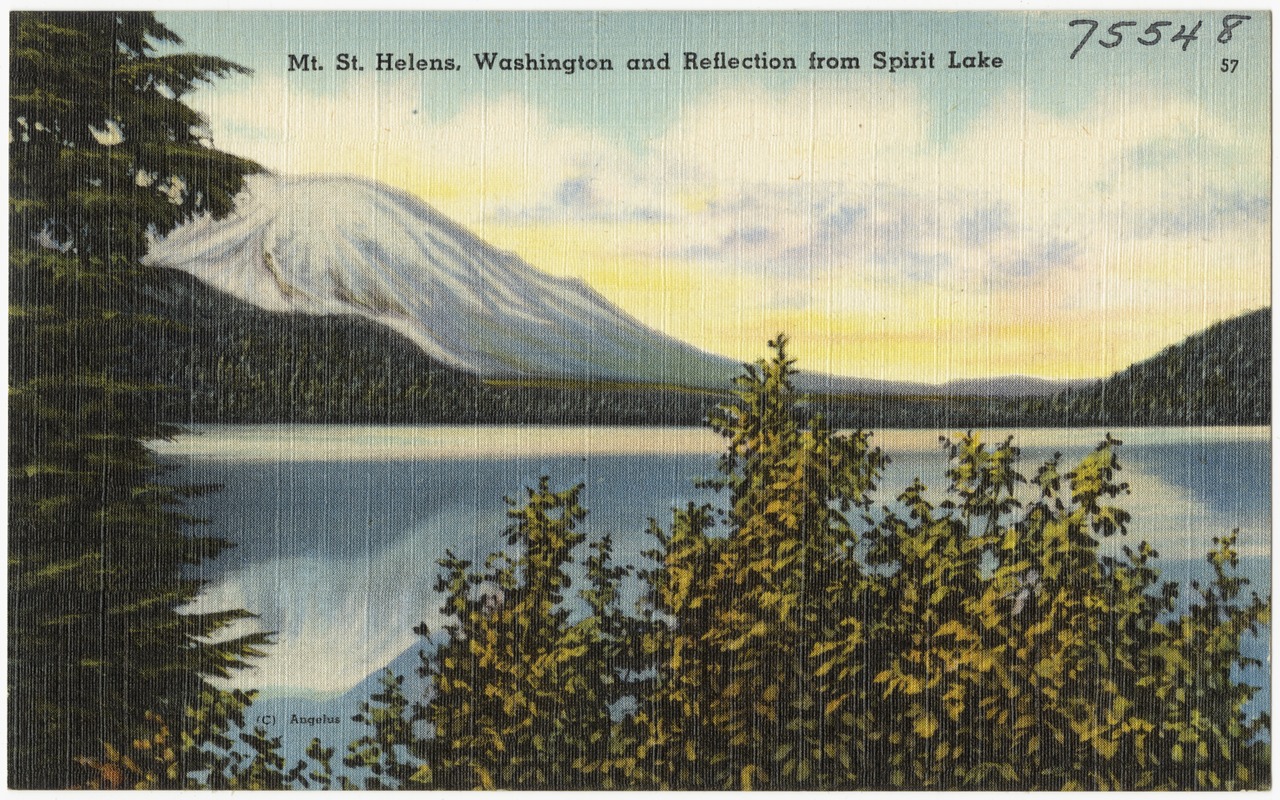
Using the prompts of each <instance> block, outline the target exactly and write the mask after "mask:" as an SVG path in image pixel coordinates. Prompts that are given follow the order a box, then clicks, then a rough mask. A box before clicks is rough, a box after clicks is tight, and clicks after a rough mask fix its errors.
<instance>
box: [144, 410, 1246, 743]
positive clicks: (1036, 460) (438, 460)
mask: <svg viewBox="0 0 1280 800" xmlns="http://www.w3.org/2000/svg"><path fill="white" fill-rule="evenodd" d="M943 433H948V432H943ZM949 433H951V434H952V435H954V433H955V432H949ZM939 435H940V432H938V431H915V430H912V431H892V430H891V431H882V432H877V433H876V435H875V436H874V437H873V443H875V444H876V445H878V446H879V447H880V448H881V449H883V450H884V451H885V452H886V453H887V454H888V455H889V456H890V457H891V459H892V463H891V464H890V466H889V468H888V469H887V470H886V472H885V475H884V476H883V478H882V480H881V482H880V489H879V491H878V492H877V494H876V499H877V504H878V505H879V504H886V503H887V504H890V505H892V504H893V501H894V498H895V497H896V496H897V495H898V493H899V492H901V490H902V489H903V488H905V487H906V486H907V485H908V484H909V483H910V482H911V480H912V479H913V478H915V477H916V476H919V477H920V478H921V479H922V480H923V482H924V483H925V484H926V485H927V486H928V487H930V496H931V498H932V499H934V501H935V502H936V501H937V500H940V499H941V498H942V490H943V489H944V488H945V486H946V479H945V477H944V471H945V469H946V456H945V453H944V452H943V450H942V448H941V447H940V445H939ZM1006 435H1013V436H1014V444H1015V445H1017V446H1019V447H1021V448H1022V461H1021V468H1020V471H1021V472H1022V473H1023V474H1024V475H1027V476H1028V477H1030V476H1033V475H1034V474H1035V471H1036V468H1037V467H1038V466H1039V464H1040V463H1042V462H1043V461H1044V460H1045V459H1046V458H1048V457H1050V456H1051V455H1052V454H1053V453H1054V452H1055V451H1061V452H1062V453H1063V455H1064V458H1063V464H1064V467H1066V468H1069V467H1070V466H1073V465H1074V464H1075V462H1076V461H1078V459H1079V458H1080V457H1081V456H1083V455H1084V454H1086V453H1087V452H1089V451H1090V450H1092V449H1093V447H1094V446H1096V444H1097V443H1098V442H1099V441H1101V439H1102V438H1103V435H1104V432H1103V431H1101V430H1072V429H1033V430H1021V431H1008V432H990V433H987V434H985V435H984V437H983V438H984V440H985V441H988V442H996V441H1001V440H1003V439H1004V437H1005V436H1006ZM1112 435H1113V436H1115V437H1116V438H1119V439H1121V440H1122V441H1124V442H1125V444H1124V446H1123V447H1121V448H1120V450H1119V454H1120V459H1121V463H1122V465H1123V471H1122V472H1121V474H1120V480H1123V481H1126V482H1128V483H1129V484H1130V486H1131V488H1132V494H1131V495H1130V496H1128V497H1123V496H1122V497H1121V498H1120V499H1119V500H1118V501H1116V504H1117V505H1120V506H1121V507H1123V508H1125V509H1127V510H1128V511H1129V512H1130V513H1131V514H1132V515H1133V522H1132V524H1131V526H1130V532H1129V534H1128V535H1127V536H1125V537H1122V538H1123V541H1116V540H1115V539H1113V540H1111V544H1112V546H1116V547H1118V546H1119V545H1122V544H1126V543H1127V544H1131V545H1136V543H1137V542H1138V541H1139V540H1141V539H1146V540H1147V541H1149V542H1151V544H1152V545H1153V546H1154V547H1155V548H1156V549H1157V550H1158V551H1159V552H1160V555H1161V558H1160V561H1159V566H1160V568H1161V570H1162V574H1163V576H1164V577H1165V578H1167V579H1169V580H1173V581H1176V582H1178V583H1181V584H1183V586H1184V589H1183V595H1184V597H1185V596H1186V595H1187V594H1188V593H1189V591H1190V590H1189V589H1188V588H1186V585H1187V583H1188V582H1189V581H1190V580H1191V579H1193V578H1202V577H1203V576H1205V575H1206V574H1207V572H1208V568H1207V566H1206V565H1205V563H1204V553H1205V551H1206V550H1207V549H1208V548H1209V547H1210V546H1211V545H1212V538H1213V537H1214V536H1216V535H1221V534H1224V533H1229V532H1230V531H1231V530H1232V529H1236V528H1238V529H1240V531H1241V540H1240V545H1241V553H1242V570H1243V571H1244V572H1245V573H1246V575H1247V576H1248V577H1249V578H1250V579H1251V580H1252V581H1253V587H1252V588H1254V589H1255V590H1257V591H1258V592H1259V593H1260V594H1263V595H1266V594H1269V593H1270V590H1271V587H1270V555H1271V520H1270V515H1271V507H1270V487H1271V483H1270V476H1271V445H1270V432H1269V429H1267V428H1203V429H1202V428H1187V429H1182V428H1148V429H1136V430H1113V431H1112ZM153 447H154V449H155V450H156V452H157V453H158V454H159V455H160V457H161V458H162V460H163V461H164V462H165V463H167V464H171V465H175V466H178V467H180V469H177V470H175V471H174V472H173V474H172V479H173V480H175V481H181V482H190V483H218V484H222V485H223V486H224V488H223V490H222V491H220V492H217V493H214V494H211V495H208V496H205V497H202V498H198V499H197V500H194V501H192V502H191V503H190V505H189V510H190V511H191V512H192V513H194V514H195V515H197V516H202V517H206V518H208V519H210V520H211V524H210V525H208V526H206V527H205V528H204V529H202V531H201V532H202V533H208V534H211V535H215V536H220V537H223V538H225V539H228V540H230V541H232V542H235V543H236V545H237V546H236V547H234V548H232V549H231V550H229V551H227V552H226V553H225V554H223V555H221V556H220V557H218V558H217V559H216V560H214V561H211V562H209V563H206V564H203V565H201V566H200V567H197V568H195V570H194V574H197V575H199V576H200V577H202V578H204V579H205V580H206V581H207V582H208V585H207V588H206V589H205V591H204V593H203V594H202V596H201V598H200V600H199V601H198V602H197V604H196V605H195V608H201V609H208V610H216V609H226V608H245V609H249V610H251V611H253V612H255V613H257V614H258V615H259V616H258V617H257V619H254V620H251V621H245V622H243V623H241V627H240V628H239V629H238V631H237V632H246V631H249V630H266V631H275V632H276V634H277V636H276V639H277V642H278V643H277V644H276V645H275V646H273V647H271V648H270V654H269V655H268V656H267V657H266V658H264V659H261V660H260V662H259V663H258V665H257V667H256V668H255V669H254V670H251V671H247V672H244V673H241V674H240V675H239V676H237V677H236V678H235V679H234V680H233V681H230V682H228V685H236V686H241V687H244V688H249V687H253V688H257V689H259V690H261V692H262V696H263V700H261V701H259V703H258V704H257V705H256V706H255V718H256V717H257V716H265V717H268V718H274V720H275V722H276V725H275V727H274V729H273V735H282V736H284V737H285V744H286V748H287V749H288V750H290V751H297V752H300V748H301V747H304V746H305V744H306V742H307V741H309V740H310V738H311V737H312V736H314V735H318V734H323V735H322V738H325V739H326V740H330V743H337V744H338V745H339V747H338V754H339V756H338V757H339V758H340V755H341V753H342V752H343V751H344V749H345V746H344V745H345V742H346V741H348V740H349V739H351V738H354V737H355V736H357V735H359V732H360V726H356V725H354V724H353V723H349V722H348V721H347V720H349V717H350V716H351V714H353V713H355V712H356V711H357V710H358V708H359V703H360V701H361V700H363V699H367V697H368V693H369V690H370V687H371V686H372V685H373V682H374V679H373V678H371V676H374V677H376V675H377V674H378V673H379V672H380V671H381V670H382V669H383V668H385V667H386V666H388V665H392V666H393V667H394V668H395V669H396V671H398V672H401V673H411V672H412V670H413V667H414V666H416V664H417V655H416V652H417V650H418V649H419V648H420V647H422V646H423V645H424V642H423V640H422V639H421V638H420V637H418V636H416V635H414V634H413V632H412V628H413V627H414V626H415V625H416V624H418V623H419V622H424V621H425V622H427V623H428V624H429V625H430V626H431V627H433V628H434V629H437V630H438V629H439V627H440V622H441V619H440V615H439V605H440V598H439V596H438V595H437V594H436V593H435V591H434V589H433V587H434V584H435V579H436V561H437V560H438V559H440V558H441V557H443V556H444V555H445V552H446V550H452V551H453V552H454V553H455V554H457V555H459V556H462V557H465V558H469V559H471V560H473V561H476V562H482V561H483V559H484V557H485V555H487V554H488V553H490V552H493V551H496V550H499V549H501V547H502V546H503V544H504V539H503V531H504V529H505V527H506V508H507V506H506V505H505V503H504V502H503V498H504V496H505V497H512V498H517V497H523V492H524V487H527V486H533V485H536V482H537V480H538V478H539V476H541V475H547V476H550V478H551V482H552V486H553V487H554V488H557V489H559V488H565V487H568V486H571V485H573V484H576V483H582V484H584V485H585V490H584V492H583V496H582V501H583V504H584V505H585V506H586V508H587V509H588V511H589V515H588V518H587V522H586V525H585V531H586V533H587V534H588V536H589V537H590V536H599V535H601V534H604V533H611V534H612V535H613V540H614V543H615V556H616V558H618V559H619V560H621V561H623V562H627V563H632V564H635V563H640V562H641V561H642V559H643V557H642V555H641V553H642V552H643V551H644V550H646V549H649V548H650V547H652V545H653V542H652V541H651V539H650V538H649V537H648V536H647V535H646V534H645V529H646V527H647V520H648V519H649V518H650V517H653V518H656V519H658V520H659V521H663V522H669V520H670V510H671V509H672V508H673V507H677V506H680V507H683V506H684V505H686V504H687V503H689V502H699V503H701V502H712V501H714V500H715V494H714V493H713V492H710V491H708V490H703V489H698V488H696V487H695V485H694V481H695V480H696V479H698V478H701V477H708V476H712V475H714V474H715V465H716V458H717V456H718V454H719V453H720V452H721V449H722V440H721V439H720V437H718V436H716V435H715V434H714V433H713V432H711V431H708V430H706V429H702V428H595V429H592V428H577V427H552V426H519V427H517V426H465V427H464V426H459V427H448V426H420V427H415V426H319V425H317V426H289V425H263V426H205V427H197V428H196V429H195V430H193V432H192V434H190V435H184V436H182V437H179V438H177V439H176V440H174V441H171V442H156V443H153ZM1119 538H1121V537H1117V539H1119ZM1250 650H1251V651H1253V652H1255V653H1257V654H1259V655H1261V656H1262V657H1266V654H1267V653H1268V652H1269V638H1264V639H1263V640H1260V641H1255V642H1251V643H1250ZM1259 680H1261V681H1263V682H1268V681H1267V675H1266V672H1265V671H1259ZM1255 704H1256V705H1257V706H1258V707H1259V709H1260V710H1265V709H1266V707H1267V706H1268V705H1269V690H1268V691H1267V692H1265V693H1264V694H1263V695H1262V696H1261V697H1259V698H1257V701H1256V703H1255ZM295 714H296V715H298V717H300V718H301V717H312V716H316V715H323V714H328V715H330V716H336V717H339V718H340V719H342V720H343V722H341V723H340V724H338V725H332V726H325V727H324V729H323V730H317V726H312V725H293V726H291V725H289V724H288V721H289V719H290V718H291V717H292V716H293V715H295Z"/></svg>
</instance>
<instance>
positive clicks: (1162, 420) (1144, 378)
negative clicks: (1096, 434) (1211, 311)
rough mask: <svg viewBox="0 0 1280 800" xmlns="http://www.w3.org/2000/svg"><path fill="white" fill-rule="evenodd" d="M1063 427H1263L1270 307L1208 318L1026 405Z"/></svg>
mask: <svg viewBox="0 0 1280 800" xmlns="http://www.w3.org/2000/svg"><path fill="white" fill-rule="evenodd" d="M1028 410H1029V411H1030V412H1031V413H1032V414H1033V415H1038V416H1042V417H1047V418H1048V419H1056V420H1059V421H1060V424H1063V425H1077V426H1078V425H1265V424H1268V423H1269V422H1270V421H1271V309H1269V308H1264V309H1259V310H1258V311H1253V312H1250V313H1248V314H1245V315H1243V316H1239V317H1235V318H1233V319H1229V320H1225V321H1223V322H1219V323H1216V324H1215V325H1213V326H1211V327H1209V328H1207V329H1206V330H1204V331H1202V332H1201V333H1198V334H1196V335H1194V336H1191V337H1189V338H1188V339H1186V340H1185V341H1184V342H1182V343H1181V344H1176V345H1173V346H1171V347H1167V348H1165V349H1164V351H1163V352H1161V353H1160V354H1159V355H1157V356H1155V357H1153V358H1150V359H1148V360H1146V361H1142V362H1139V363H1137V364H1134V365H1133V366H1131V367H1129V368H1128V369H1126V370H1124V371H1123V372H1118V373H1116V374H1115V375H1112V376H1111V377H1110V378H1108V379H1106V380H1105V381H1099V382H1098V383H1096V384H1094V385H1093V386H1089V387H1086V388H1083V389H1075V390H1069V391H1065V392H1062V393H1060V394H1058V395H1055V396H1053V397H1051V398H1046V399H1043V400H1040V401H1033V402H1031V403H1028Z"/></svg>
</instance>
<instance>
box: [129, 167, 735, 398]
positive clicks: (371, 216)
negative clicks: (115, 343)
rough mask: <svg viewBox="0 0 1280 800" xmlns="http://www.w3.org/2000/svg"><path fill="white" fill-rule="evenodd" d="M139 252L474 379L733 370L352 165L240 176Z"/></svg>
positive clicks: (689, 377) (711, 377) (705, 383)
mask: <svg viewBox="0 0 1280 800" xmlns="http://www.w3.org/2000/svg"><path fill="white" fill-rule="evenodd" d="M146 260H147V263H149V264H151V265H153V266H158V267H168V268H173V269H179V270H183V271H185V272H188V273H191V274H192V275H195V276H196V277H197V278H200V279H201V280H203V281H204V282H206V283H208V284H209V285H211V286H213V287H214V288H217V289H220V290H222V291H224V292H227V293H228V294H231V295H233V296H235V297H238V298H240V299H242V300H245V301H248V302H250V303H253V304H255V305H257V306H259V307H261V308H265V309H268V310H273V311H292V312H297V313H304V314H355V315H359V316H362V317H366V318H368V319H371V320H374V321H376V322H379V323H382V324H384V325H387V326H389V327H391V328H393V329H395V330H397V331H399V332H400V333H402V334H403V335H404V336H406V337H408V338H409V339H410V340H411V341H413V342H414V343H415V344H417V345H418V346H419V347H421V348H422V349H423V350H424V351H426V352H427V353H428V354H430V355H431V356H433V357H434V358H437V359H439V360H440V361H442V362H444V363H446V364H449V365H451V366H454V367H457V368H460V369H464V370H467V371H470V372H473V373H476V374H479V375H481V376H484V377H490V378H519V377H533V376H555V377H569V378H579V379H587V378H597V379H604V380H620V381H634V382H645V383H669V384H679V385H684V386H698V387H714V388H722V387H727V386H728V384H729V381H730V380H731V379H732V377H733V376H734V375H736V374H737V373H738V372H739V371H740V368H741V367H740V364H739V363H738V362H735V361H733V360H731V359H727V358H723V357H721V356H716V355H712V354H710V353H706V352H704V351H702V350H698V349H697V348H695V347H692V346H691V345H688V344H685V343H683V342H680V341H678V340H676V339H673V338H671V337H669V336H666V335H664V334H662V333H659V332H657V331H655V330H652V329H650V328H648V327H646V326H644V325H643V324H641V323H640V322H638V321H637V320H635V319H634V318H632V317H631V316H629V315H627V314H626V313H625V312H624V311H622V310H621V309H619V308H618V307H616V306H614V305H613V304H612V303H610V302H609V301H608V300H606V299H605V298H604V297H602V296H601V295H600V294H598V293H597V292H596V291H595V290H593V289H592V288H591V287H589V286H587V285H586V284H585V283H583V282H582V281H579V280H576V279H572V278H557V277H554V276H551V275H548V274H546V273H544V272H541V271H539V270H538V269H536V268H534V267H532V266H530V265H529V264H527V263H526V262H525V261H523V260H522V259H520V258H519V257H518V256H516V255H514V254H513V253H509V252H505V251H503V250H500V249H498V248H496V247H494V246H492V245H490V244H488V243H486V242H484V241H483V240H481V239H480V238H479V237H477V236H475V235H473V234H471V233H470V232H468V231H467V230H465V229H464V228H462V227H461V226H460V225H458V224H456V223H454V222H453V221H451V220H449V219H447V218H446V217H445V216H444V215H442V214H441V213H440V212H438V211H436V210H435V209H434V208H432V207H431V206H429V205H427V204H426V203H424V202H422V201H421V200H419V199H417V198H415V197H413V196H411V195H409V194H405V193H403V192H400V191H397V190H394V189H391V188H390V187H387V186H385V185H382V184H378V183H375V182H373V181H368V180H363V179H359V178H354V177H346V176H305V177H282V176H276V175H255V176H251V177H249V178H248V179H247V180H246V185H245V191H244V192H243V193H242V194H241V195H240V196H239V197H238V198H237V200H236V208H235V211H234V212H233V213H231V214H230V215H228V216H227V217H224V218H223V219H220V220H216V221H214V220H212V219H209V218H207V217H205V218H200V219H196V220H193V221H192V222H189V223H187V224H185V225H183V226H180V227H179V228H177V229H176V230H174V231H173V232H171V233H170V234H169V235H168V236H166V237H164V238H163V239H160V240H157V241H156V242H154V243H153V244H152V247H151V250H150V252H149V253H148V255H147V259H146Z"/></svg>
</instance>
